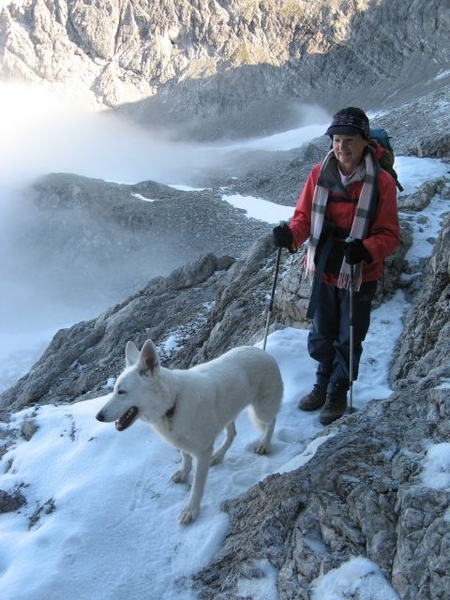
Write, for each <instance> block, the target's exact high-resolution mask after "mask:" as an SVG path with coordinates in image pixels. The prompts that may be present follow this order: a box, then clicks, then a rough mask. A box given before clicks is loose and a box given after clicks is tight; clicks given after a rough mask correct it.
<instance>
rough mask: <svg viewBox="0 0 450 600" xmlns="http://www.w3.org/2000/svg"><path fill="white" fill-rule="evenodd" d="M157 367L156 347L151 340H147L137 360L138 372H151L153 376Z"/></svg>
mask: <svg viewBox="0 0 450 600" xmlns="http://www.w3.org/2000/svg"><path fill="white" fill-rule="evenodd" d="M158 367H159V356H158V352H157V351H156V346H155V344H154V343H153V342H152V340H147V341H146V342H145V344H144V345H143V346H142V350H141V355H140V358H139V368H140V372H141V373H142V374H143V373H147V372H148V371H151V372H152V375H153V374H154V372H155V369H158Z"/></svg>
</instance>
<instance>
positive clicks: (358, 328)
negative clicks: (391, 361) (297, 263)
mask: <svg viewBox="0 0 450 600" xmlns="http://www.w3.org/2000/svg"><path fill="white" fill-rule="evenodd" d="M376 289H377V282H376V281H370V282H368V283H363V284H361V287H360V290H359V292H354V297H353V301H354V304H353V380H356V379H357V377H358V370H359V361H360V359H361V354H362V342H363V341H364V339H365V337H366V334H367V330H368V329H369V324H370V312H371V308H372V300H373V298H374V296H375V292H376ZM308 352H309V355H310V356H311V358H313V359H314V360H316V361H317V362H318V363H319V365H318V367H317V373H316V377H317V383H318V384H320V385H323V386H326V387H327V391H328V393H329V394H333V393H337V391H338V390H343V389H345V390H348V388H349V364H350V362H349V354H350V292H349V290H341V289H339V288H337V287H335V286H332V285H328V284H326V283H322V284H321V286H320V291H319V297H318V302H317V307H316V309H315V312H314V317H313V323H312V328H311V331H310V332H309V335H308Z"/></svg>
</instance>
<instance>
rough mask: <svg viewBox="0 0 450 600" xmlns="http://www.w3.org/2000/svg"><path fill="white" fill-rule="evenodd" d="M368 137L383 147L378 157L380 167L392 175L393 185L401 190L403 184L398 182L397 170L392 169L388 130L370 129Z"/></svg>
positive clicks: (392, 151) (391, 152)
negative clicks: (381, 154) (379, 157)
mask: <svg viewBox="0 0 450 600" xmlns="http://www.w3.org/2000/svg"><path fill="white" fill-rule="evenodd" d="M370 137H371V138H372V139H373V140H375V142H377V143H378V144H379V145H380V146H382V147H383V148H384V152H383V156H382V157H381V159H380V167H381V168H382V169H384V170H385V171H387V172H388V173H389V174H390V175H392V177H393V178H394V179H395V185H396V186H397V188H398V189H399V190H400V191H401V192H403V186H402V184H401V183H400V182H399V180H398V175H397V172H396V171H395V169H394V162H395V154H394V149H393V147H392V145H391V138H390V137H389V135H388V132H387V131H386V129H370Z"/></svg>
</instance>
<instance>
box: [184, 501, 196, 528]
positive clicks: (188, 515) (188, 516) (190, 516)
mask: <svg viewBox="0 0 450 600" xmlns="http://www.w3.org/2000/svg"><path fill="white" fill-rule="evenodd" d="M199 513H200V509H199V508H192V507H191V506H189V504H187V505H186V506H185V507H184V508H183V510H182V511H181V513H180V523H181V525H189V524H190V523H193V522H194V521H195V519H196V518H197V517H198V515H199Z"/></svg>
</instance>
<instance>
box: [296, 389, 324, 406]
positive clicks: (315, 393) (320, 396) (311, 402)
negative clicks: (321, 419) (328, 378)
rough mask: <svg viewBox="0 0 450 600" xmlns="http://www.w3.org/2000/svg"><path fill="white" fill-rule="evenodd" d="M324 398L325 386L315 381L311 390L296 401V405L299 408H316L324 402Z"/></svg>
mask: <svg viewBox="0 0 450 600" xmlns="http://www.w3.org/2000/svg"><path fill="white" fill-rule="evenodd" d="M326 398H327V388H326V387H325V386H324V385H319V384H318V383H316V385H315V386H314V387H313V389H312V391H311V392H310V393H309V394H307V395H306V396H303V398H302V399H301V400H300V402H299V403H298V407H299V408H300V409H301V410H317V409H318V408H321V407H322V406H323V405H324V404H325V400H326Z"/></svg>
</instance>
